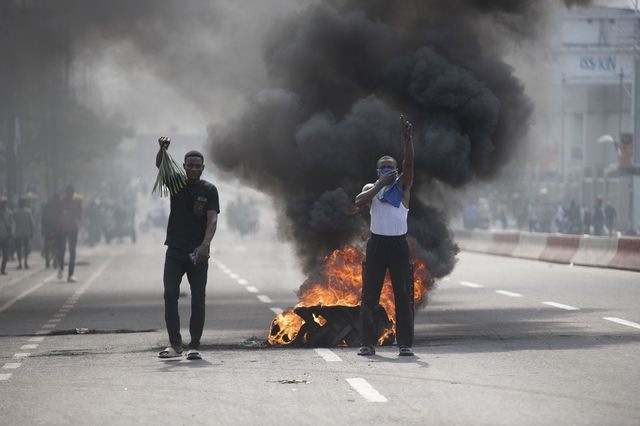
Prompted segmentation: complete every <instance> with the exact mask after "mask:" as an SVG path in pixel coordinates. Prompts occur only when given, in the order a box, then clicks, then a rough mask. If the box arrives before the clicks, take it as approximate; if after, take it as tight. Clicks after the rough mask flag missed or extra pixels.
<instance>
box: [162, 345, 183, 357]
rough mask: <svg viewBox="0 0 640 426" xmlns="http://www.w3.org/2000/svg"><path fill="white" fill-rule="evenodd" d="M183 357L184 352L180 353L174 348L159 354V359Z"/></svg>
mask: <svg viewBox="0 0 640 426" xmlns="http://www.w3.org/2000/svg"><path fill="white" fill-rule="evenodd" d="M181 356H182V351H180V352H178V351H177V350H176V349H175V348H174V347H171V346H169V347H168V348H166V349H165V350H163V351H160V352H159V353H158V358H162V359H167V358H180V357H181Z"/></svg>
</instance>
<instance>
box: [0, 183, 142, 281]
mask: <svg viewBox="0 0 640 426" xmlns="http://www.w3.org/2000/svg"><path fill="white" fill-rule="evenodd" d="M134 218H135V199H134V198H133V197H123V199H122V200H120V201H119V202H116V201H114V200H111V199H108V198H104V199H101V198H99V197H95V198H93V199H92V200H91V201H90V202H89V203H88V204H87V205H86V206H84V207H83V198H82V197H81V196H80V194H78V193H76V192H75V190H74V187H73V186H71V185H69V186H68V187H67V188H66V190H65V192H64V194H61V195H57V196H53V197H51V198H49V199H48V200H46V201H45V202H39V200H38V197H37V195H36V194H35V193H34V192H32V191H29V192H27V193H26V194H24V195H23V196H21V197H20V198H19V199H18V202H17V206H10V205H9V202H8V200H7V199H6V198H5V197H0V249H1V251H2V264H1V268H0V273H1V274H2V275H6V274H7V264H9V263H10V262H14V261H17V269H29V267H30V266H29V255H30V252H31V249H32V248H36V249H38V250H40V252H41V254H42V257H43V258H44V262H45V266H46V267H47V268H50V267H53V268H57V270H58V278H59V279H62V278H63V276H64V269H65V254H66V251H67V249H68V250H69V259H68V262H67V264H66V265H67V266H68V269H67V281H69V282H75V281H76V278H75V276H74V270H75V257H76V246H77V244H78V239H79V237H80V238H81V239H82V240H83V241H85V242H86V243H87V244H89V245H91V246H93V245H95V244H98V243H99V242H100V241H102V239H103V238H104V241H105V242H107V243H109V242H111V241H112V240H113V239H119V240H121V239H122V238H125V237H126V238H131V240H132V241H133V242H135V240H136V232H135V224H134Z"/></svg>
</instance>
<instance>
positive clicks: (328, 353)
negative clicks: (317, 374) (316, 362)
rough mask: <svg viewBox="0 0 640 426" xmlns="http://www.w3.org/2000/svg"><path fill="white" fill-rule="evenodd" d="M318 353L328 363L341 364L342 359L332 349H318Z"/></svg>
mask: <svg viewBox="0 0 640 426" xmlns="http://www.w3.org/2000/svg"><path fill="white" fill-rule="evenodd" d="M316 353H317V354H318V355H320V356H321V357H322V359H324V360H325V361H327V362H341V361H342V358H340V357H339V356H338V355H336V354H335V353H334V352H333V351H332V350H331V349H325V348H317V349H316Z"/></svg>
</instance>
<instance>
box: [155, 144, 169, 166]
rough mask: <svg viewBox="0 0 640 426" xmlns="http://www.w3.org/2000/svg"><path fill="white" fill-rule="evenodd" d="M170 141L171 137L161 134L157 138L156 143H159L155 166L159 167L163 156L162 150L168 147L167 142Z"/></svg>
mask: <svg viewBox="0 0 640 426" xmlns="http://www.w3.org/2000/svg"><path fill="white" fill-rule="evenodd" d="M170 143H171V139H170V138H168V137H166V136H163V137H161V138H160V139H158V144H159V145H160V149H159V150H158V153H157V154H156V167H158V168H159V167H160V163H162V158H163V157H164V151H165V150H167V149H169V144H170Z"/></svg>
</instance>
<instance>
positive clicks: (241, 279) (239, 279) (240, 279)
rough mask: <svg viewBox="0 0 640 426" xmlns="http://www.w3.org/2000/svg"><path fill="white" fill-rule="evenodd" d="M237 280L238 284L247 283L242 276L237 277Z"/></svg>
mask: <svg viewBox="0 0 640 426" xmlns="http://www.w3.org/2000/svg"><path fill="white" fill-rule="evenodd" d="M237 281H238V284H240V285H247V284H249V281H247V280H245V279H244V278H238V279H237Z"/></svg>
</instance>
